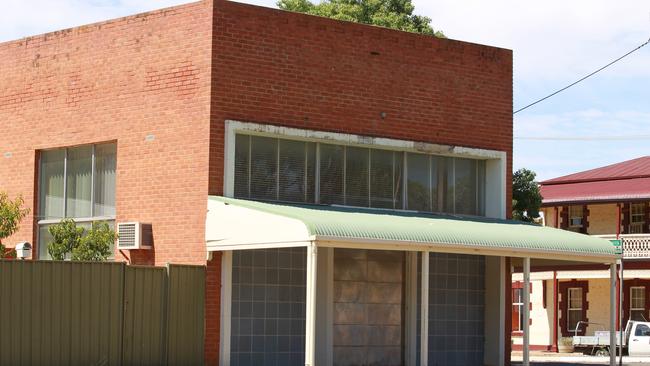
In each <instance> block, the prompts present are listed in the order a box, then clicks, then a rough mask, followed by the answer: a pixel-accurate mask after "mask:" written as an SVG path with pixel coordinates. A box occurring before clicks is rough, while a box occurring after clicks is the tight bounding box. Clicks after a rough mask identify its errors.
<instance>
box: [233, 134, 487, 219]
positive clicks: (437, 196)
mask: <svg viewBox="0 0 650 366" xmlns="http://www.w3.org/2000/svg"><path fill="white" fill-rule="evenodd" d="M235 145H236V146H235V164H234V165H235V182H234V195H235V197H238V198H250V199H260V200H275V201H286V202H299V203H319V204H338V205H348V206H357V207H373V208H388V209H408V210H415V211H428V212H447V213H458V214H469V215H483V214H484V211H485V208H484V200H485V199H484V196H485V193H484V188H485V161H483V160H476V159H466V158H452V157H442V156H435V155H431V154H419V153H406V152H401V151H393V150H385V149H374V148H365V147H356V146H344V145H335V144H326V143H317V142H305V141H295V140H288V139H279V138H272V137H261V136H250V135H244V134H237V135H236V136H235Z"/></svg>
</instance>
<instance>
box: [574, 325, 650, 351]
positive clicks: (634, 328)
mask: <svg viewBox="0 0 650 366" xmlns="http://www.w3.org/2000/svg"><path fill="white" fill-rule="evenodd" d="M588 324H594V325H600V324H596V323H588V322H583V321H580V322H578V324H577V325H576V330H575V334H578V330H579V329H580V326H581V325H585V326H586V325H588ZM609 336H610V333H609V331H608V330H598V331H595V332H594V335H593V336H574V337H573V347H574V348H576V349H583V350H585V349H591V350H590V352H589V353H590V354H591V355H595V356H609V354H610V349H609V339H610V338H609ZM621 345H622V348H623V351H626V350H627V353H628V354H629V355H630V356H650V322H640V321H634V320H630V321H628V322H627V325H626V326H625V332H624V333H623V343H622V344H621V340H620V332H616V346H617V347H619V346H621Z"/></svg>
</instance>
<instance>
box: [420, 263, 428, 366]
mask: <svg viewBox="0 0 650 366" xmlns="http://www.w3.org/2000/svg"><path fill="white" fill-rule="evenodd" d="M421 282H422V284H421V285H422V288H421V290H420V293H421V294H422V296H421V299H420V301H421V304H420V305H421V306H420V365H421V366H427V365H428V364H429V360H428V359H429V351H428V349H429V252H427V251H424V252H422V280H421Z"/></svg>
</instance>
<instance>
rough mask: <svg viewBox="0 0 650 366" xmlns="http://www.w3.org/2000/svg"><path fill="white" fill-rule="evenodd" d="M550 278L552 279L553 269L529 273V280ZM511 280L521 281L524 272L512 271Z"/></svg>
mask: <svg viewBox="0 0 650 366" xmlns="http://www.w3.org/2000/svg"><path fill="white" fill-rule="evenodd" d="M552 279H553V271H545V272H531V273H530V280H531V281H541V280H552ZM512 280H513V281H523V280H524V274H523V273H521V272H518V273H513V274H512Z"/></svg>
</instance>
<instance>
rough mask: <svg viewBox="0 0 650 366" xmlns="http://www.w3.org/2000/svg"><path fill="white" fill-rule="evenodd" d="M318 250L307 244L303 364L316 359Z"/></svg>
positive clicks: (308, 363)
mask: <svg viewBox="0 0 650 366" xmlns="http://www.w3.org/2000/svg"><path fill="white" fill-rule="evenodd" d="M317 255H318V251H317V247H316V244H315V243H314V242H312V243H310V244H309V245H308V246H307V284H306V291H305V295H306V299H305V307H306V309H305V366H314V365H315V359H316V357H315V356H316V349H315V348H316V267H317V263H318V262H317V259H318V257H317Z"/></svg>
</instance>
